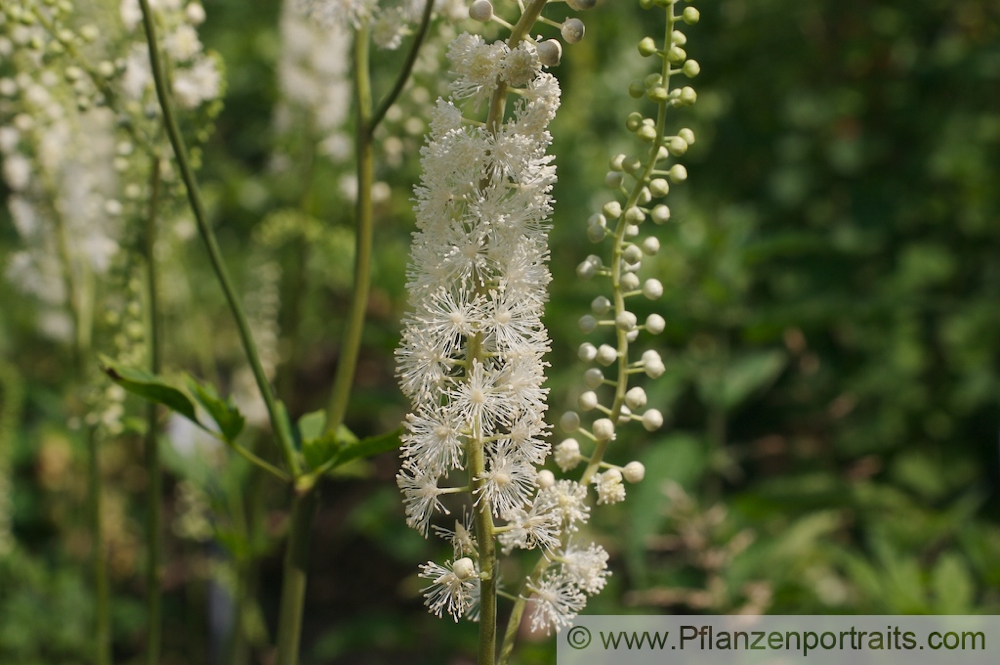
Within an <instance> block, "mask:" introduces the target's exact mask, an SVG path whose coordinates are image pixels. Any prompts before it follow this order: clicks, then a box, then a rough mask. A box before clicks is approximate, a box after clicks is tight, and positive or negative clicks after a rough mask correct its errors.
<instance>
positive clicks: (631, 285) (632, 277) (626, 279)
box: [621, 272, 639, 291]
mask: <svg viewBox="0 0 1000 665" xmlns="http://www.w3.org/2000/svg"><path fill="white" fill-rule="evenodd" d="M621 285H622V288H623V289H625V290H626V291H635V290H636V289H637V288H639V278H638V277H636V274H635V273H634V272H627V273H625V274H624V275H622V278H621Z"/></svg>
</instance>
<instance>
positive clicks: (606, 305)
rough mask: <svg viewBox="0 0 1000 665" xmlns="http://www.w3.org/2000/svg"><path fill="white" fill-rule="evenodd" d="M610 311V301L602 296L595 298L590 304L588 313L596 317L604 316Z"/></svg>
mask: <svg viewBox="0 0 1000 665" xmlns="http://www.w3.org/2000/svg"><path fill="white" fill-rule="evenodd" d="M609 309H611V301H610V300H608V299H607V298H605V297H604V296H597V297H596V298H594V299H593V301H591V303H590V311H592V312H593V313H594V314H596V315H597V316H604V315H605V314H607V313H608V310H609Z"/></svg>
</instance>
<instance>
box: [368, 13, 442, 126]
mask: <svg viewBox="0 0 1000 665" xmlns="http://www.w3.org/2000/svg"><path fill="white" fill-rule="evenodd" d="M433 13H434V0H427V2H426V3H425V4H424V13H423V14H422V15H421V17H420V25H419V26H418V27H417V32H416V35H415V36H414V37H413V44H412V45H410V52H409V53H407V54H406V60H405V61H404V62H403V68H402V69H400V70H399V76H398V77H397V78H396V83H395V85H393V86H392V90H390V91H389V94H388V95H386V96H385V98H384V99H383V100H382V101H381V102H379V105H378V109H376V111H375V113H373V114H372V117H371V121H370V122H369V125H368V132H369V133H373V132H374V131H375V128H376V127H378V125H379V123H380V122H382V118H384V117H385V114H386V113H387V112H388V111H389V108H390V107H392V105H393V103H394V102H395V101H396V98H397V97H399V94H400V93H401V92H403V88H404V87H406V82H407V81H408V80H410V73H411V72H412V71H413V65H414V64H415V63H416V62H417V55H418V54H419V53H420V47H421V46H423V43H424V38H425V37H426V36H427V28H428V27H430V24H431V14H433Z"/></svg>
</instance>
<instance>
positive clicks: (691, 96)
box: [678, 86, 698, 106]
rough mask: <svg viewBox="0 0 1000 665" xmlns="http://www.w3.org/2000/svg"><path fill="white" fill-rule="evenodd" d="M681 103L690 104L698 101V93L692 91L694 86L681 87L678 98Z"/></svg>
mask: <svg viewBox="0 0 1000 665" xmlns="http://www.w3.org/2000/svg"><path fill="white" fill-rule="evenodd" d="M678 101H680V103H681V105H683V106H691V105H692V104H694V103H695V102H696V101H698V93H697V92H695V91H694V88H692V87H690V86H684V87H683V88H681V95H680V97H679V99H678Z"/></svg>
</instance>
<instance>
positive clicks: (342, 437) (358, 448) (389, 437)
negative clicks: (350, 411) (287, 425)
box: [299, 414, 403, 470]
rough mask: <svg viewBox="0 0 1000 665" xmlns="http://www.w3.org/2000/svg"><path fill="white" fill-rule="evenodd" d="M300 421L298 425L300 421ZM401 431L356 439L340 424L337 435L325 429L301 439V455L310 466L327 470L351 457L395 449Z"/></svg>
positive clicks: (334, 467) (365, 456)
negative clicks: (321, 432) (326, 431)
mask: <svg viewBox="0 0 1000 665" xmlns="http://www.w3.org/2000/svg"><path fill="white" fill-rule="evenodd" d="M309 415H312V414H309ZM304 418H305V416H303V419H304ZM299 422H300V426H301V423H302V421H301V420H300V421H299ZM314 424H315V422H309V423H307V426H311V425H314ZM402 432H403V430H402V428H399V429H396V430H393V431H392V432H387V433H386V434H380V435H378V436H372V437H368V438H365V439H361V440H359V439H358V437H356V436H355V435H354V434H353V433H352V432H351V431H350V430H349V429H347V428H346V427H344V426H343V425H341V426H340V429H338V430H337V434H336V435H333V434H332V433H326V434H323V435H322V436H320V437H318V438H314V439H303V440H302V456H303V457H304V458H305V460H306V465H307V466H308V467H309V468H310V469H318V468H320V467H322V466H328V467H329V469H328V470H333V469H336V468H337V467H340V466H343V465H345V464H347V463H348V462H351V461H354V460H358V459H367V458H369V457H374V456H375V455H378V454H379V453H384V452H386V451H389V450H395V449H396V448H398V447H399V443H400V441H399V437H400V435H401V434H402Z"/></svg>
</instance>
